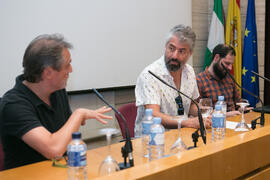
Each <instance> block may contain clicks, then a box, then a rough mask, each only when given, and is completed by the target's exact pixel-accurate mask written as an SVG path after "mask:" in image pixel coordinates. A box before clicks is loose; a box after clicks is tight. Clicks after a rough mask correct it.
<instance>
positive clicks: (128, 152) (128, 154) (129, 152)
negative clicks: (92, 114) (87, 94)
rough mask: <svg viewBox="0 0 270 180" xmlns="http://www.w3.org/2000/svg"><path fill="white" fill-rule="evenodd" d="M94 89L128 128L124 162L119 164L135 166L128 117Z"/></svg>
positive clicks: (123, 152) (124, 167)
mask: <svg viewBox="0 0 270 180" xmlns="http://www.w3.org/2000/svg"><path fill="white" fill-rule="evenodd" d="M93 91H94V92H95V93H96V95H97V97H98V98H99V99H100V100H101V101H103V102H104V103H105V104H106V105H107V106H109V107H110V108H112V110H113V111H114V112H115V113H117V114H118V115H119V116H120V117H121V119H122V121H123V122H124V125H125V129H126V141H125V142H126V143H125V145H124V146H123V147H122V148H121V153H122V157H123V158H124V163H119V164H118V165H119V167H120V169H121V170H122V169H126V168H129V167H133V166H134V160H133V155H132V151H133V148H132V141H131V139H130V133H129V130H128V126H127V121H126V119H125V118H124V116H123V115H122V114H121V113H120V112H119V111H118V110H117V109H115V108H114V107H113V106H112V105H110V104H109V103H108V102H107V101H106V100H105V99H104V97H103V96H102V95H101V94H100V93H99V92H98V91H97V90H96V89H93ZM127 157H128V159H129V162H127Z"/></svg>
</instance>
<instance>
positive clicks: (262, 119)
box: [221, 63, 264, 130]
mask: <svg viewBox="0 0 270 180" xmlns="http://www.w3.org/2000/svg"><path fill="white" fill-rule="evenodd" d="M221 66H222V67H223V69H224V70H225V71H226V73H227V74H229V76H230V78H231V79H232V80H233V82H234V84H236V85H237V86H238V87H239V88H240V89H242V90H244V91H245V92H246V93H248V94H249V95H251V96H253V97H255V98H256V99H259V101H260V102H261V104H262V110H261V116H260V117H258V118H256V119H254V120H252V121H251V128H252V129H253V130H254V129H256V124H257V120H258V119H261V121H260V123H259V124H260V125H261V126H264V108H263V106H264V104H263V101H262V100H261V98H260V97H259V96H257V95H255V94H254V93H252V92H250V91H248V90H247V89H245V88H243V87H241V86H240V85H239V84H238V83H237V82H236V81H235V79H234V77H233V76H232V75H231V73H230V72H229V71H228V69H227V68H226V67H225V66H224V65H223V64H222V63H221Z"/></svg>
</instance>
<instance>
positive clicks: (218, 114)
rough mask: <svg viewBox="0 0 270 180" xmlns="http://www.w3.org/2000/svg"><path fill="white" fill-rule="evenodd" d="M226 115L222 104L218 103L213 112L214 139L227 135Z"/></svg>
mask: <svg viewBox="0 0 270 180" xmlns="http://www.w3.org/2000/svg"><path fill="white" fill-rule="evenodd" d="M224 119H225V115H224V113H223V112H222V106H221V105H218V104H216V105H215V111H214V113H213V114H212V141H217V140H219V139H223V138H224V135H225V126H224V125H225V124H224Z"/></svg>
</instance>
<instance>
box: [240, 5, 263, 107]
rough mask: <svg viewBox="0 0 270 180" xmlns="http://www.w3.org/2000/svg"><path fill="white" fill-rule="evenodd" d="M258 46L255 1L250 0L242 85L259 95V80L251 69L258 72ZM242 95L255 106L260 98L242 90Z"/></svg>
mask: <svg viewBox="0 0 270 180" xmlns="http://www.w3.org/2000/svg"><path fill="white" fill-rule="evenodd" d="M257 52H258V48H257V28H256V16H255V2H254V0H248V9H247V19H246V28H245V39H244V50H243V65H242V85H243V87H244V88H246V89H247V90H249V91H250V92H252V93H254V94H256V95H257V96H259V80H258V77H256V76H255V75H254V74H252V73H251V71H254V72H257V73H258V56H257V55H258V54H257ZM242 97H243V98H245V99H248V101H249V103H250V105H251V106H253V107H255V106H256V104H257V103H258V101H259V100H258V99H256V98H254V97H253V96H250V95H249V94H247V93H246V92H245V91H242Z"/></svg>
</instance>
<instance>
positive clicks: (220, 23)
mask: <svg viewBox="0 0 270 180" xmlns="http://www.w3.org/2000/svg"><path fill="white" fill-rule="evenodd" d="M224 42H225V41H224V20H223V7H222V0H214V10H213V15H212V21H211V24H210V30H209V36H208V43H207V48H206V53H205V57H204V65H203V68H204V69H205V67H208V66H209V65H210V64H211V62H212V59H211V55H212V52H213V49H214V48H215V46H216V45H218V44H224Z"/></svg>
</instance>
